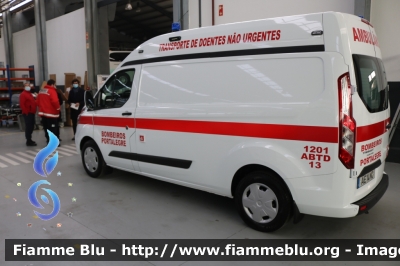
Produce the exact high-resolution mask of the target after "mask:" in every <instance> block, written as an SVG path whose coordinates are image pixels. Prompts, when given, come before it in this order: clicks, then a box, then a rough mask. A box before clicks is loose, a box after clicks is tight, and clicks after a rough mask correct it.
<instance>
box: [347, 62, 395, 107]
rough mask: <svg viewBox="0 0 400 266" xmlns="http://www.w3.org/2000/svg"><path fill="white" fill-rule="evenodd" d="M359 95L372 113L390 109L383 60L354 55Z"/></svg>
mask: <svg viewBox="0 0 400 266" xmlns="http://www.w3.org/2000/svg"><path fill="white" fill-rule="evenodd" d="M353 60H354V67H355V73H356V80H357V88H358V94H359V95H360V97H361V99H362V101H363V103H364V105H365V107H366V108H367V109H368V111H369V112H370V113H377V112H381V111H383V110H386V109H387V108H388V84H387V80H386V73H385V69H384V67H383V63H382V60H380V59H377V58H375V57H370V56H365V55H353Z"/></svg>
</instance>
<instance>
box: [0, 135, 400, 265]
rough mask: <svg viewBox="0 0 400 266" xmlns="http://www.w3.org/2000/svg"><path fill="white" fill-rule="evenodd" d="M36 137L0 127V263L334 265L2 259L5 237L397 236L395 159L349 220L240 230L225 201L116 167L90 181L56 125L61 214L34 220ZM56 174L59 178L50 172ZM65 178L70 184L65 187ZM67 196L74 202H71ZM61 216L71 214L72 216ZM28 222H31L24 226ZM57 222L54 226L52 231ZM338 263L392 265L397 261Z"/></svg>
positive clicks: (399, 167) (399, 169)
mask: <svg viewBox="0 0 400 266" xmlns="http://www.w3.org/2000/svg"><path fill="white" fill-rule="evenodd" d="M43 135H44V133H43V132H42V131H35V132H34V138H33V139H34V140H35V141H36V142H37V143H38V146H37V147H26V146H25V140H24V133H22V132H19V131H18V130H17V129H16V128H13V129H9V128H0V155H1V156H4V157H6V158H9V159H10V160H12V161H14V162H15V163H18V165H12V164H11V163H10V162H5V161H4V160H1V157H0V162H1V163H2V164H3V168H1V167H0V237H1V239H2V241H0V256H1V258H0V265H185V266H186V265H267V264H268V265H338V262H315V263H310V262H302V263H298V262H252V263H245V262H218V263H214V262H103V263H99V262H72V263H71V262H30V263H27V262H5V261H4V245H5V242H4V241H3V239H11V238H27V239H29V238H41V239H42V238H49V239H54V238H100V239H101V238H120V239H129V238H134V239H139V238H145V239H174V238H186V239H187V238H203V239H204V238H212V239H217V238H219V239H229V238H239V239H243V238H249V239H287V238H293V239H313V238H335V239H341V238H343V239H346V238H347V239H361V238H382V239H385V238H396V237H399V236H400V223H399V221H400V212H399V211H398V205H399V202H400V199H399V195H400V164H392V163H387V164H386V172H387V173H388V174H389V177H390V187H389V189H388V191H387V193H386V194H385V196H384V197H383V198H382V199H381V201H380V202H379V203H378V204H377V205H376V206H375V207H374V208H373V209H372V211H371V212H370V214H368V215H362V216H358V217H354V218H351V219H331V218H323V217H315V216H306V217H305V218H304V219H303V221H302V222H300V223H299V224H297V225H293V224H287V225H286V226H285V227H284V228H282V229H280V230H279V231H277V232H274V233H269V234H267V233H260V232H257V231H254V230H252V229H250V228H248V227H247V226H246V225H245V224H244V223H243V222H242V220H241V219H240V217H239V216H238V214H237V213H236V210H235V207H234V204H233V201H232V200H231V199H228V198H224V197H220V196H216V195H213V194H209V193H206V192H201V191H197V190H193V189H189V188H185V187H181V186H177V185H173V184H169V183H164V182H161V181H157V180H153V179H150V178H145V177H141V176H137V175H133V174H130V173H126V172H122V171H118V170H115V171H114V172H113V174H111V175H107V176H105V177H103V178H99V179H93V178H90V177H89V176H88V175H87V174H86V173H85V171H84V169H83V167H82V165H81V159H80V157H79V156H78V155H77V154H76V153H74V148H73V145H74V143H73V141H71V140H70V139H71V138H72V129H71V128H63V129H61V138H62V139H63V141H62V142H61V143H62V145H61V148H64V149H63V150H61V149H59V151H60V152H64V154H62V153H60V154H61V155H62V156H63V157H62V158H61V159H60V160H59V162H58V165H57V167H56V170H55V171H54V173H52V175H51V176H50V177H49V181H50V182H51V189H52V190H54V191H55V192H56V193H57V194H58V196H59V197H60V201H61V211H60V214H59V215H58V216H57V217H55V218H54V219H52V220H51V221H42V220H40V219H35V218H34V217H33V216H34V213H33V209H32V206H31V204H30V203H29V200H28V198H27V190H28V188H29V187H30V185H31V184H32V183H33V182H35V181H37V180H39V176H38V175H37V174H35V172H34V171H33V169H32V161H33V160H32V159H33V157H34V156H35V153H36V152H37V150H36V149H41V148H43V147H44V146H45V145H46V143H45V139H44V136H43ZM28 151H30V153H29V152H28ZM18 152H20V153H18ZM21 152H22V153H23V154H25V157H23V156H22V155H21ZM10 154H11V155H16V156H18V157H19V158H23V159H25V160H26V161H25V162H22V161H20V160H18V159H16V158H15V157H12V156H10ZM27 156H28V157H29V156H31V157H32V159H30V158H28V157H27ZM15 163H14V164H15ZM4 165H6V166H7V167H4ZM57 171H60V172H62V176H57V175H56V172H57ZM18 183H21V186H17V184H18ZM68 183H73V185H72V187H70V186H68ZM73 197H75V198H76V202H72V200H71V199H72V198H73ZM14 198H15V199H16V200H17V201H15V200H14ZM17 212H20V213H21V216H19V217H18V216H17V215H16V213H17ZM43 212H45V211H43ZM67 213H73V215H72V217H68V215H67ZM28 223H32V227H27V224H28ZM57 223H61V224H62V227H61V228H57V226H56V225H57ZM340 264H341V265H344V264H346V265H398V262H383V263H382V262H348V263H340Z"/></svg>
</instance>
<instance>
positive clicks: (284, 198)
mask: <svg viewBox="0 0 400 266" xmlns="http://www.w3.org/2000/svg"><path fill="white" fill-rule="evenodd" d="M234 199H235V204H236V207H237V209H238V212H239V215H240V216H241V218H242V219H243V221H244V222H245V223H246V224H247V225H248V226H250V227H251V228H253V229H255V230H258V231H261V232H273V231H275V230H278V229H279V228H281V227H282V226H283V225H284V224H285V223H286V222H287V221H288V220H289V218H290V216H291V213H292V201H293V200H292V196H291V194H290V191H289V190H288V188H287V187H286V184H285V183H284V182H283V181H282V179H281V178H280V177H279V176H278V175H276V174H275V173H272V172H267V171H262V170H261V171H260V170H258V171H255V172H251V173H249V174H247V175H246V176H245V177H244V178H243V179H242V180H241V181H240V182H239V184H238V186H237V187H236V190H235V194H234Z"/></svg>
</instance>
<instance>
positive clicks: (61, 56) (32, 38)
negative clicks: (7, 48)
mask: <svg viewBox="0 0 400 266" xmlns="http://www.w3.org/2000/svg"><path fill="white" fill-rule="evenodd" d="M46 31H47V59H48V67H49V74H56V76H57V85H64V80H65V75H64V73H75V74H76V75H77V76H81V77H82V80H83V77H84V74H85V71H86V70H87V61H86V29H85V13H84V10H83V8H81V9H79V10H77V11H74V12H71V13H69V14H67V15H64V16H61V17H57V18H55V19H52V20H49V21H47V22H46ZM1 40H2V44H0V61H5V57H4V60H3V59H2V46H3V47H4V40H3V39H1ZM13 42H14V63H15V67H28V66H30V65H34V66H35V68H36V69H37V68H38V52H37V43H36V27H35V26H34V27H30V28H28V29H25V30H22V31H19V32H15V33H14V34H13ZM3 50H4V48H3ZM17 74H18V76H20V75H22V74H25V73H22V72H21V73H20V72H17ZM35 74H36V85H41V82H42V81H41V80H39V79H38V72H37V71H36V72H35ZM48 78H49V77H48Z"/></svg>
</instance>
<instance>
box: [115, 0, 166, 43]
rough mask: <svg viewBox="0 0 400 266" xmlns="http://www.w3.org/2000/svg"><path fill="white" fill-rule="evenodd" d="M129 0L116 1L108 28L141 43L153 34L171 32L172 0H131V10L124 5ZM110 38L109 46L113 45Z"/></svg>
mask: <svg viewBox="0 0 400 266" xmlns="http://www.w3.org/2000/svg"><path fill="white" fill-rule="evenodd" d="M128 2H129V0H122V1H118V2H117V8H116V13H115V19H114V20H113V21H110V22H109V27H110V30H115V31H117V32H119V33H120V34H122V35H126V36H129V37H130V38H132V40H133V41H134V42H135V43H138V44H140V43H142V42H143V41H145V40H147V39H150V38H152V37H154V36H157V35H160V34H164V33H167V32H171V24H172V21H173V17H172V16H173V15H172V14H173V13H172V12H173V11H172V0H139V1H136V0H131V1H130V3H131V5H132V10H126V9H125V7H126V5H127V4H128ZM112 41H113V40H111V39H110V46H111V47H112V46H115V45H113V43H112Z"/></svg>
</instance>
